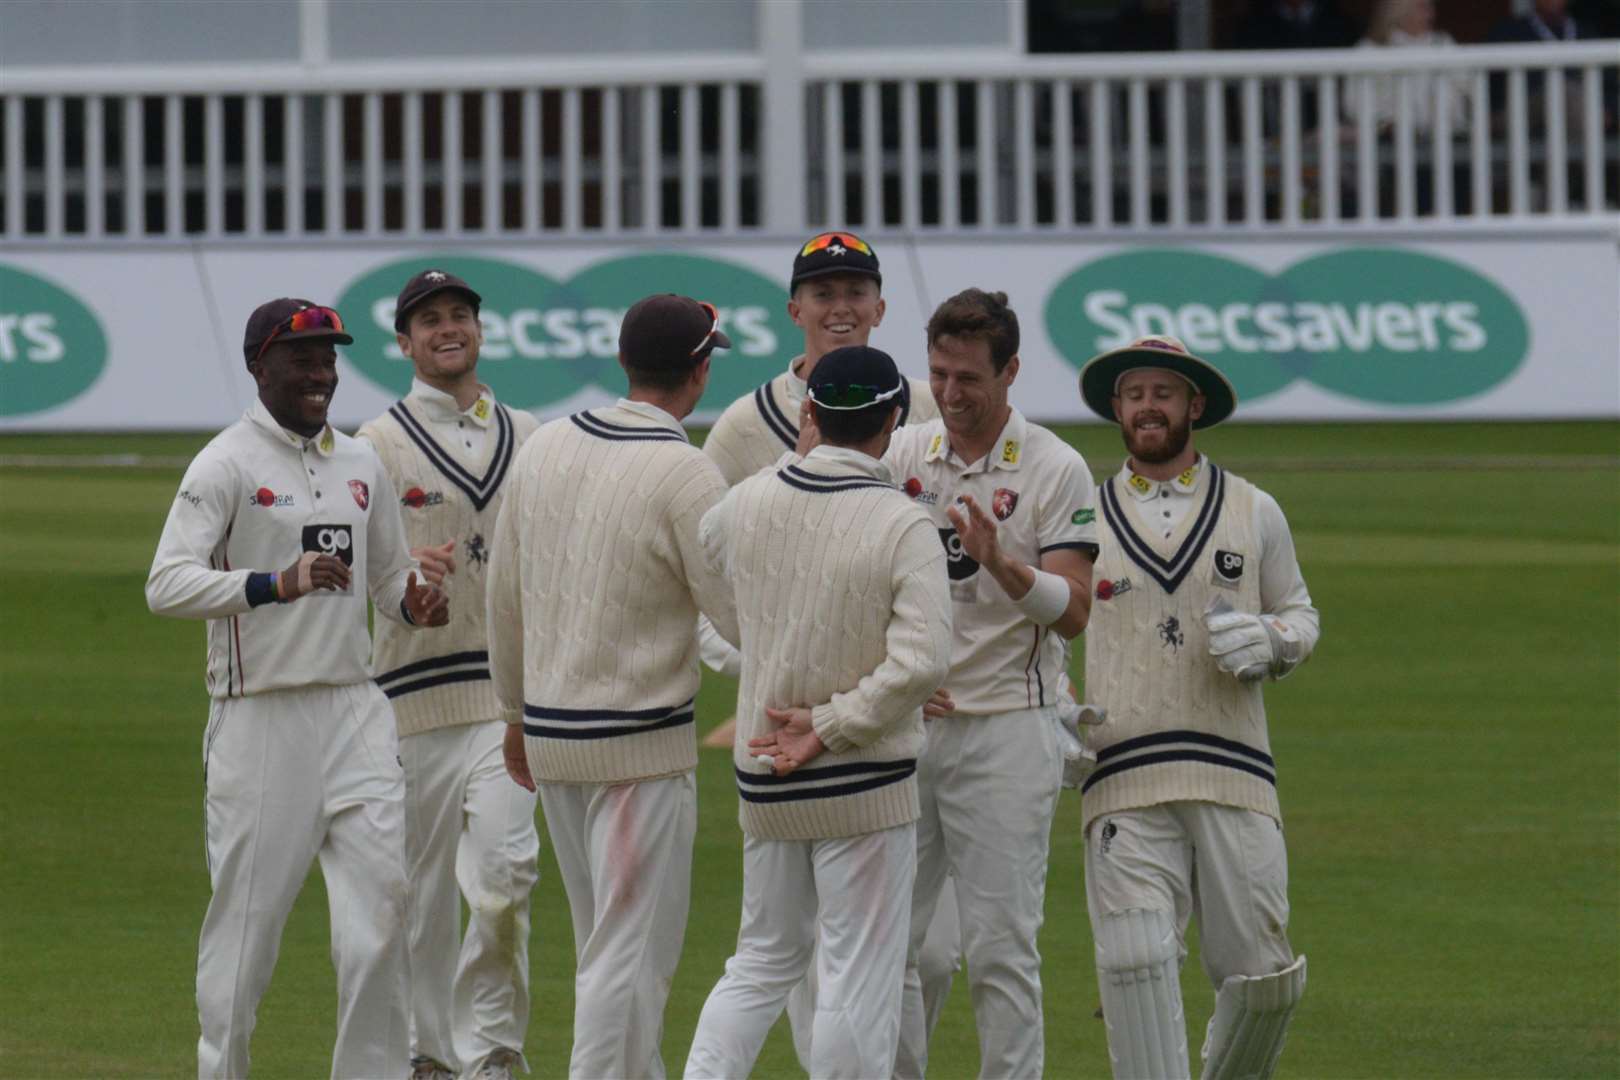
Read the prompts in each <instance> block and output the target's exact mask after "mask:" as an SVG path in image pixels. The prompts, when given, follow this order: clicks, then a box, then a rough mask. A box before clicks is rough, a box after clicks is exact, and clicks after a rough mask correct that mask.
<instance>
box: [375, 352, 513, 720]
mask: <svg viewBox="0 0 1620 1080" xmlns="http://www.w3.org/2000/svg"><path fill="white" fill-rule="evenodd" d="M462 425H465V426H466V427H467V428H468V429H469V430H472V431H473V433H474V434H477V435H480V436H481V438H479V439H478V440H477V441H476V442H475V443H474V447H473V448H472V449H469V448H468V447H467V446H466V442H467V441H471V440H462V439H459V438H457V431H458V429H459V428H460V427H461V426H462ZM537 427H539V421H537V420H536V419H535V418H534V417H533V416H532V415H531V414H529V413H527V412H520V411H513V410H511V409H508V408H506V407H505V406H504V405H500V404H497V403H496V402H495V400H494V398H493V396H491V395H490V393H489V391H488V389H487V388H485V389H483V392H482V393H481V394H480V395H479V397H478V400H477V401H475V402H474V403H473V404H472V405H471V406H469V407H468V408H467V409H466V410H464V411H463V410H457V409H456V408H455V399H454V398H452V397H450V395H448V394H445V393H442V392H441V391H438V390H434V389H433V388H432V387H429V386H426V385H425V384H421V383H417V384H416V385H414V386H413V387H412V391H411V393H410V394H409V395H407V396H406V397H405V399H404V400H402V401H398V402H395V403H394V404H393V405H392V406H390V407H389V409H388V411H387V412H386V413H384V414H383V415H381V416H379V417H377V418H376V419H375V420H372V421H370V422H369V423H367V424H366V425H365V426H363V427H362V428H361V429H360V430H359V432H357V433H356V437H357V438H360V439H363V440H365V441H367V442H369V443H371V445H372V447H373V448H374V449H375V450H376V451H377V456H378V457H379V458H380V459H381V460H382V463H383V468H385V469H386V470H387V471H388V475H389V478H390V479H392V480H393V482H394V490H395V491H397V492H399V505H400V513H401V516H402V517H403V518H404V521H405V535H406V537H407V538H408V540H409V542H410V546H411V547H412V548H418V547H430V546H438V545H440V544H443V543H444V542H445V541H447V540H454V541H456V547H455V551H454V552H453V557H454V558H455V561H456V569H455V571H454V572H453V573H452V574H450V575H449V577H448V578H447V579H446V580H445V583H444V588H445V589H446V591H447V592H449V593H450V596H451V603H452V604H453V605H454V606H455V617H454V618H453V619H451V620H450V624H449V625H448V626H446V627H443V628H442V629H440V630H439V631H438V632H437V633H434V634H412V633H408V632H406V631H405V630H404V629H402V628H399V627H397V626H395V625H394V624H393V623H378V624H377V627H376V630H375V637H374V640H373V643H372V666H373V668H374V670H375V671H376V677H377V685H378V686H379V687H380V688H381V689H382V692H383V693H385V694H387V695H388V699H389V700H390V701H391V702H393V705H394V719H395V721H396V723H397V724H398V725H399V734H400V735H401V736H402V737H403V736H407V735H416V734H419V733H421V732H424V731H432V730H435V729H437V728H445V727H456V726H459V725H462V724H476V723H483V722H486V721H490V720H494V719H496V717H497V716H498V715H499V713H500V710H499V707H498V706H497V705H496V704H495V689H494V687H493V686H491V685H490V681H489V633H488V628H487V624H486V622H485V616H486V613H485V609H484V574H485V569H486V568H487V566H488V564H489V545H490V538H491V537H493V536H494V534H495V521H496V517H497V515H498V514H499V513H500V509H501V500H502V495H503V493H504V490H505V489H504V487H503V484H504V483H505V480H506V475H507V471H508V469H509V467H510V466H511V463H512V459H513V457H514V456H516V454H517V448H518V447H519V446H521V445H522V444H523V441H524V440H525V439H527V438H528V437H529V436H530V435H532V434H534V431H535V429H536V428H537Z"/></svg>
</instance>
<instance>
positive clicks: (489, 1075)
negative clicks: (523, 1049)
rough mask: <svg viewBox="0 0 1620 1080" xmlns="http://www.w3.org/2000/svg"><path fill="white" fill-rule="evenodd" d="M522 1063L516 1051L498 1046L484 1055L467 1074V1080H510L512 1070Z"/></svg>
mask: <svg viewBox="0 0 1620 1080" xmlns="http://www.w3.org/2000/svg"><path fill="white" fill-rule="evenodd" d="M522 1061H523V1058H522V1055H520V1054H519V1053H518V1052H517V1051H516V1050H508V1049H507V1048H506V1047H504V1046H498V1047H496V1048H495V1049H494V1050H491V1051H490V1052H489V1053H488V1054H486V1055H484V1060H483V1061H481V1062H479V1063H478V1065H477V1067H475V1068H474V1069H473V1070H472V1071H471V1072H469V1073H468V1074H467V1080H512V1070H513V1069H515V1068H516V1067H517V1066H518V1065H520V1064H521V1063H522Z"/></svg>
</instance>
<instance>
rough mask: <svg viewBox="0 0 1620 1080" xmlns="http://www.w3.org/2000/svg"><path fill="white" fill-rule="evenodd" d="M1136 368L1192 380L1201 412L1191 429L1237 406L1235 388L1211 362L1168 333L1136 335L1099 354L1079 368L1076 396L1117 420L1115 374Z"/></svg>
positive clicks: (1215, 420) (1210, 423) (1210, 424)
mask: <svg viewBox="0 0 1620 1080" xmlns="http://www.w3.org/2000/svg"><path fill="white" fill-rule="evenodd" d="M1137 368H1163V369H1165V370H1166V371H1173V372H1175V373H1176V374H1177V375H1180V376H1181V377H1182V378H1184V379H1186V380H1187V381H1188V382H1190V383H1192V385H1193V388H1194V389H1196V390H1197V391H1198V392H1199V393H1200V394H1202V395H1204V415H1202V416H1200V417H1199V418H1198V419H1197V420H1194V421H1193V424H1192V426H1193V427H1194V428H1209V427H1214V426H1215V425H1216V424H1218V423H1220V422H1221V421H1222V420H1225V419H1226V418H1227V417H1228V416H1231V415H1232V410H1234V409H1236V408H1237V391H1236V390H1234V389H1232V384H1231V383H1230V382H1229V381H1227V378H1226V376H1225V375H1222V374H1221V373H1220V372H1219V371H1217V370H1216V369H1215V367H1214V365H1212V364H1210V363H1209V362H1208V361H1206V360H1200V359H1199V358H1198V357H1196V356H1194V355H1193V354H1192V353H1190V352H1188V351H1187V346H1185V345H1183V344H1182V343H1181V342H1180V341H1178V340H1176V339H1175V338H1173V337H1170V336H1168V335H1163V336H1159V337H1144V338H1137V339H1136V340H1135V341H1133V342H1131V343H1130V344H1129V345H1126V346H1125V347H1124V348H1121V349H1112V350H1110V351H1108V352H1105V353H1100V354H1098V355H1097V356H1093V357H1092V358H1091V359H1090V360H1087V361H1086V366H1085V367H1083V368H1081V369H1080V397H1081V398H1083V399H1084V400H1085V403H1086V404H1087V405H1089V406H1091V411H1092V412H1094V413H1096V414H1097V415H1098V416H1100V417H1102V418H1103V419H1104V420H1112V421H1114V422H1115V423H1118V422H1119V417H1118V416H1116V415H1114V388H1115V387H1116V386H1118V385H1119V377H1120V376H1121V375H1123V374H1125V373H1126V372H1127V371H1134V370H1135V369H1137Z"/></svg>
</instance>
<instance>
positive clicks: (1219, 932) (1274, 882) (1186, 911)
mask: <svg viewBox="0 0 1620 1080" xmlns="http://www.w3.org/2000/svg"><path fill="white" fill-rule="evenodd" d="M1080 393H1081V396H1082V397H1083V398H1084V399H1085V402H1086V404H1087V405H1088V406H1090V407H1091V409H1092V411H1094V412H1096V413H1097V414H1098V415H1099V416H1102V417H1104V418H1106V419H1108V420H1112V421H1115V422H1117V423H1118V424H1119V425H1120V431H1121V433H1122V434H1123V436H1124V439H1125V448H1126V450H1127V451H1128V452H1129V454H1130V456H1129V458H1127V460H1126V462H1125V464H1124V465H1123V466H1122V467H1121V469H1120V471H1119V472H1118V473H1117V474H1116V475H1114V476H1113V477H1111V478H1109V479H1108V480H1107V481H1106V482H1105V483H1104V484H1103V485H1102V489H1101V493H1100V498H1099V499H1098V504H1099V506H1100V507H1101V509H1102V514H1101V516H1100V519H1099V521H1098V534H1099V538H1100V540H1101V542H1102V554H1101V556H1100V557H1099V559H1098V561H1097V565H1096V602H1095V604H1094V606H1093V608H1092V621H1091V632H1090V633H1089V634H1088V635H1087V639H1088V640H1087V644H1086V696H1087V697H1088V699H1090V700H1091V701H1093V702H1096V703H1097V704H1098V705H1099V706H1101V707H1102V708H1104V709H1106V711H1107V723H1105V724H1103V725H1101V726H1099V727H1092V728H1088V729H1087V740H1088V742H1089V745H1090V747H1091V749H1092V750H1094V751H1095V753H1096V757H1097V767H1096V770H1095V771H1094V772H1092V773H1091V775H1090V776H1089V777H1088V778H1087V780H1086V781H1085V784H1084V787H1083V788H1082V792H1083V794H1082V803H1081V805H1082V815H1083V819H1084V829H1085V835H1086V906H1087V909H1088V910H1089V912H1090V917H1091V927H1092V934H1093V937H1094V939H1095V942H1096V953H1097V985H1098V987H1099V989H1100V990H1101V992H1102V1001H1103V1017H1104V1020H1105V1021H1106V1023H1107V1026H1108V1051H1109V1056H1110V1057H1111V1058H1112V1060H1113V1068H1114V1075H1115V1076H1117V1077H1122V1078H1124V1077H1133V1078H1134V1077H1186V1076H1187V1075H1188V1058H1187V1032H1186V1027H1185V1021H1184V1019H1183V1016H1182V1006H1181V983H1180V981H1179V979H1178V977H1177V973H1178V971H1179V969H1180V966H1181V962H1182V960H1183V959H1184V958H1185V956H1186V951H1187V950H1186V944H1185V941H1184V939H1183V930H1184V928H1185V926H1186V923H1187V920H1188V918H1189V917H1193V918H1196V919H1197V920H1198V923H1199V942H1200V950H1201V952H1202V955H1203V962H1204V971H1205V973H1206V974H1208V976H1209V978H1210V981H1211V982H1212V983H1213V984H1214V985H1215V987H1216V989H1217V994H1216V998H1215V1014H1214V1018H1213V1019H1211V1020H1210V1022H1209V1028H1208V1032H1207V1035H1206V1038H1205V1041H1204V1050H1203V1057H1204V1068H1203V1075H1204V1076H1205V1077H1206V1078H1209V1080H1227V1078H1233V1077H1240V1076H1241V1077H1261V1078H1264V1077H1267V1076H1270V1075H1271V1073H1272V1070H1273V1069H1274V1068H1275V1067H1276V1063H1277V1058H1278V1055H1279V1054H1280V1053H1281V1052H1282V1045H1283V1035H1284V1033H1285V1031H1286V1029H1287V1026H1288V1019H1289V1016H1290V1014H1291V1013H1292V1012H1293V1009H1294V1005H1295V1004H1296V1003H1297V1002H1298V1001H1299V998H1300V994H1301V993H1302V992H1303V991H1304V989H1305V957H1303V956H1300V957H1297V958H1296V957H1295V956H1294V952H1293V949H1292V948H1290V947H1289V944H1288V935H1287V930H1288V856H1287V852H1286V851H1285V850H1284V847H1283V833H1282V812H1281V810H1280V809H1279V808H1278V803H1277V766H1276V762H1275V761H1273V760H1272V757H1271V745H1270V740H1269V738H1268V737H1267V734H1266V712H1265V705H1264V701H1263V699H1262V694H1261V687H1262V685H1263V684H1264V682H1265V680H1267V679H1280V678H1283V677H1284V676H1286V675H1287V674H1288V673H1289V672H1291V671H1292V670H1294V668H1296V667H1298V666H1299V665H1300V664H1302V663H1304V662H1305V660H1306V659H1307V658H1308V657H1309V656H1310V655H1311V651H1312V650H1313V649H1314V648H1315V647H1316V641H1317V638H1318V637H1319V636H1320V627H1319V622H1318V618H1317V614H1316V609H1315V608H1314V607H1312V606H1311V597H1310V593H1309V592H1308V591H1307V590H1306V588H1305V581H1304V578H1303V577H1302V576H1301V575H1300V571H1299V563H1298V562H1297V561H1296V560H1295V557H1294V542H1293V539H1292V537H1291V536H1290V535H1289V532H1288V522H1287V520H1286V519H1285V518H1284V517H1283V513H1282V510H1281V509H1280V508H1279V507H1278V506H1277V501H1276V500H1275V499H1273V498H1272V497H1271V496H1270V495H1268V494H1266V493H1265V492H1264V491H1261V490H1260V489H1259V488H1257V487H1255V486H1254V485H1253V484H1251V483H1249V482H1248V481H1247V480H1244V479H1242V478H1241V477H1238V476H1234V475H1233V474H1232V473H1230V472H1228V471H1226V470H1225V469H1222V468H1220V467H1219V466H1217V465H1215V463H1214V462H1212V461H1210V460H1209V459H1208V458H1207V457H1205V456H1204V455H1203V454H1200V453H1198V451H1197V450H1196V449H1195V448H1194V446H1193V436H1192V432H1193V431H1194V430H1195V429H1202V428H1208V427H1213V426H1214V425H1216V424H1218V423H1220V422H1221V421H1222V420H1224V419H1226V418H1227V417H1228V416H1230V415H1231V414H1232V411H1233V410H1234V408H1236V405H1237V396H1236V394H1235V393H1234V392H1233V390H1232V386H1231V384H1230V383H1229V382H1227V380H1226V378H1225V377H1224V376H1223V375H1222V374H1221V373H1220V372H1219V371H1217V370H1216V369H1215V367H1214V366H1212V365H1211V364H1209V363H1207V362H1206V361H1204V360H1200V359H1199V358H1198V357H1195V356H1193V355H1191V354H1190V353H1189V352H1188V351H1187V349H1186V347H1185V346H1184V345H1182V343H1181V342H1180V341H1177V340H1175V339H1174V338H1168V337H1155V338H1142V339H1140V340H1138V341H1136V342H1133V343H1132V344H1131V345H1129V346H1127V347H1125V348H1123V349H1116V350H1114V351H1112V352H1106V353H1103V354H1102V355H1100V356H1097V357H1094V358H1093V359H1092V360H1090V361H1089V362H1088V363H1087V364H1086V366H1085V367H1084V368H1083V369H1082V370H1081V373H1080Z"/></svg>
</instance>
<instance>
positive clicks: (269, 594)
mask: <svg viewBox="0 0 1620 1080" xmlns="http://www.w3.org/2000/svg"><path fill="white" fill-rule="evenodd" d="M244 592H245V593H246V595H247V602H248V607H261V606H263V605H265V604H274V603H275V602H276V575H275V574H274V573H270V574H249V575H248V576H247V585H246V586H245V588H244Z"/></svg>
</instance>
